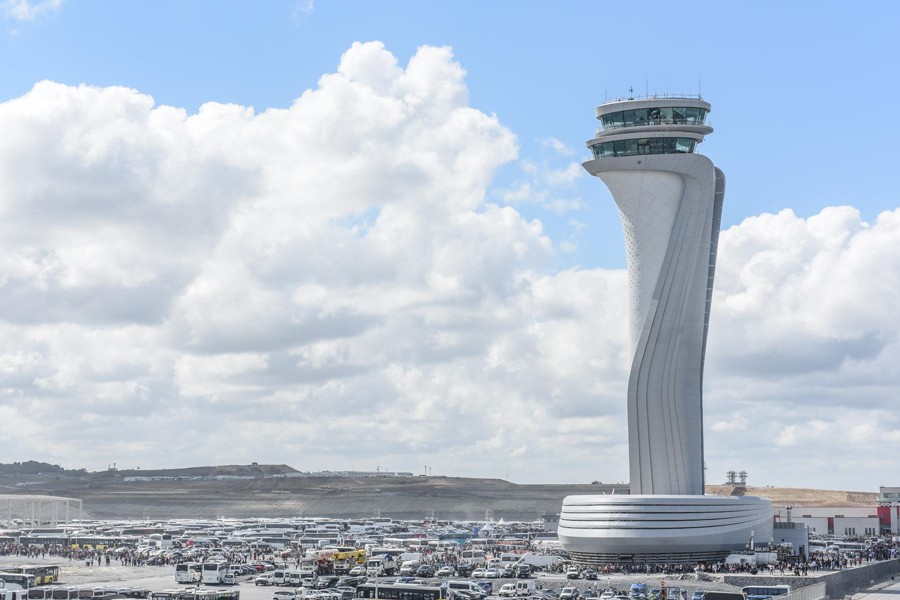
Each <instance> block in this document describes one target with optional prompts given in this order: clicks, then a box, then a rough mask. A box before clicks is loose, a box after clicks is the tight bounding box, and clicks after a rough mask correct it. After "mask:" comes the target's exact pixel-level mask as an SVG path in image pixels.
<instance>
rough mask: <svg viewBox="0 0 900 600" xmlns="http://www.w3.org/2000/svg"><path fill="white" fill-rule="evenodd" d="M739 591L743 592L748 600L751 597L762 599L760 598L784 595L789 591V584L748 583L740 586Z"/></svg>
mask: <svg viewBox="0 0 900 600" xmlns="http://www.w3.org/2000/svg"><path fill="white" fill-rule="evenodd" d="M741 592H743V594H744V597H745V598H747V599H748V600H750V599H751V598H756V599H760V600H761V599H762V598H775V597H776V596H786V595H788V594H790V593H791V586H789V585H748V586H746V587H743V588H741Z"/></svg>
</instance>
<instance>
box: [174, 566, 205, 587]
mask: <svg viewBox="0 0 900 600" xmlns="http://www.w3.org/2000/svg"><path fill="white" fill-rule="evenodd" d="M202 571H203V565H202V564H200V563H197V562H186V563H181V564H179V565H175V583H199V582H200V580H201V579H203V576H202Z"/></svg>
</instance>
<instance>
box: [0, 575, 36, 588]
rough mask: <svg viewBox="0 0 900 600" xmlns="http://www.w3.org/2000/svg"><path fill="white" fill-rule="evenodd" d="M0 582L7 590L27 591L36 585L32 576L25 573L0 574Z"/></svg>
mask: <svg viewBox="0 0 900 600" xmlns="http://www.w3.org/2000/svg"><path fill="white" fill-rule="evenodd" d="M0 581H2V582H3V586H0V587H3V588H6V589H8V590H27V589H28V588H32V587H34V586H35V585H36V584H35V583H34V582H35V577H34V575H28V574H27V573H0Z"/></svg>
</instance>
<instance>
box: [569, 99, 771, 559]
mask: <svg viewBox="0 0 900 600" xmlns="http://www.w3.org/2000/svg"><path fill="white" fill-rule="evenodd" d="M709 111H710V105H709V104H708V103H707V102H705V101H703V100H702V99H701V98H699V97H696V98H694V97H676V98H670V97H667V98H659V97H653V98H643V99H633V98H629V99H628V100H617V101H614V102H608V103H606V104H602V105H600V106H599V107H597V118H598V119H599V120H600V121H601V124H602V128H601V129H600V130H599V131H598V132H597V134H596V136H595V137H594V139H592V140H590V141H589V142H588V143H587V145H588V147H589V148H590V149H591V152H592V153H593V159H592V160H589V161H587V162H585V163H584V165H583V166H584V168H585V169H586V170H587V171H588V172H589V173H590V174H591V175H595V176H597V177H599V178H600V179H601V180H602V181H603V182H604V183H605V184H606V186H607V187H608V188H609V190H610V192H611V193H612V196H613V199H614V200H615V202H616V205H617V207H618V209H619V216H620V218H621V220H622V227H623V229H624V233H625V245H626V251H627V252H626V255H627V259H628V287H629V308H630V314H629V338H630V343H631V350H632V355H633V358H632V363H631V371H630V374H629V378H628V392H627V407H628V451H629V463H630V472H631V491H632V492H633V493H634V494H635V495H633V496H569V497H567V498H566V499H565V500H564V502H563V507H562V512H561V514H560V521H559V539H560V542H561V543H562V545H563V548H565V549H566V550H568V551H569V553H570V554H571V556H572V557H573V558H574V559H575V560H577V561H581V562H594V563H596V562H621V561H623V560H634V561H636V562H696V561H709V560H718V559H721V558H724V557H725V556H726V555H727V554H729V553H730V552H732V551H734V550H741V549H744V548H746V547H747V546H748V544H751V543H752V542H751V539H754V540H756V541H758V542H759V543H760V544H766V543H768V542H769V541H770V540H771V538H772V506H771V503H770V502H769V501H768V500H765V499H762V498H750V497H731V496H704V495H703V493H704V470H703V367H704V362H705V357H706V339H707V332H708V329H709V316H710V308H711V303H712V290H713V278H714V276H715V268H716V248H717V246H718V241H719V226H720V221H721V217H722V203H723V200H724V197H725V175H724V174H723V173H722V171H721V170H720V169H717V168H716V167H715V166H714V165H713V163H712V161H710V159H709V158H707V157H705V156H703V155H700V154H697V153H695V149H696V147H697V145H698V144H700V143H701V142H702V141H703V139H704V137H705V136H706V135H708V134H710V133H712V127H710V126H709V125H707V124H706V115H707V114H708V113H709Z"/></svg>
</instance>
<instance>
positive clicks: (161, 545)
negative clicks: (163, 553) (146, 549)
mask: <svg viewBox="0 0 900 600" xmlns="http://www.w3.org/2000/svg"><path fill="white" fill-rule="evenodd" d="M147 545H148V546H150V547H151V548H158V549H161V550H162V549H166V548H171V547H172V536H171V534H168V533H151V534H150V537H149V538H148V539H147Z"/></svg>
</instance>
